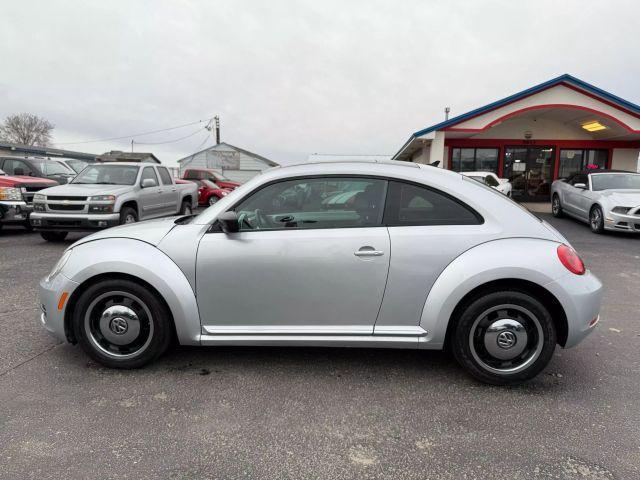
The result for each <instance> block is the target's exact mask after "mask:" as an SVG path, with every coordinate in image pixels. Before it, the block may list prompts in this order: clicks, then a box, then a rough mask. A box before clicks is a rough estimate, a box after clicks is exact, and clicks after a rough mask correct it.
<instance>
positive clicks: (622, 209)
mask: <svg viewBox="0 0 640 480" xmlns="http://www.w3.org/2000/svg"><path fill="white" fill-rule="evenodd" d="M629 210H631V207H613V208H612V209H611V211H612V212H613V213H622V214H623V215H624V214H625V213H629Z"/></svg>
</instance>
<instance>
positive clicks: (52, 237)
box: [40, 232, 69, 242]
mask: <svg viewBox="0 0 640 480" xmlns="http://www.w3.org/2000/svg"><path fill="white" fill-rule="evenodd" d="M67 235H69V232H40V236H41V237H42V238H44V239H45V240H46V241H47V242H62V241H63V240H64V239H65V238H67Z"/></svg>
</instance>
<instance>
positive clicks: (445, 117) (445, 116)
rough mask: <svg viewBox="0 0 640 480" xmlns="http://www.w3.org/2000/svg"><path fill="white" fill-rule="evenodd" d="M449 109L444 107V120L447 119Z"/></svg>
mask: <svg viewBox="0 0 640 480" xmlns="http://www.w3.org/2000/svg"><path fill="white" fill-rule="evenodd" d="M450 111H451V109H450V108H449V107H444V120H445V122H446V121H447V120H449V112H450Z"/></svg>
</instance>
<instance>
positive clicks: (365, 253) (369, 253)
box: [353, 247, 384, 257]
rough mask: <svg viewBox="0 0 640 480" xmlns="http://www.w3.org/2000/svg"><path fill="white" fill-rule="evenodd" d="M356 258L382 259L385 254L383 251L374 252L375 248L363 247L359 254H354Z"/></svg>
mask: <svg viewBox="0 0 640 480" xmlns="http://www.w3.org/2000/svg"><path fill="white" fill-rule="evenodd" d="M353 254H354V255H355V256H356V257H381V256H382V255H384V252H383V251H381V250H374V248H373V247H362V248H361V249H360V250H358V251H357V252H353Z"/></svg>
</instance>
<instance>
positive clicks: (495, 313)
mask: <svg viewBox="0 0 640 480" xmlns="http://www.w3.org/2000/svg"><path fill="white" fill-rule="evenodd" d="M452 334H453V338H452V339H451V340H452V341H451V343H452V347H453V354H454V356H455V357H456V360H458V362H459V363H460V364H461V365H462V366H463V367H464V368H465V369H466V370H467V371H468V372H469V373H470V374H471V375H473V376H474V377H475V378H477V379H478V380H480V381H482V382H485V383H490V384H493V385H509V384H515V383H520V382H523V381H525V380H529V379H531V378H533V377H535V376H536V375H537V374H538V373H540V372H541V371H542V370H543V369H544V367H545V366H546V365H547V364H548V363H549V361H550V360H551V357H552V355H553V351H554V350H555V346H556V330H555V326H554V324H553V319H552V318H551V314H550V313H549V311H548V310H547V309H546V308H545V306H544V305H543V304H542V303H541V302H540V301H538V300H537V299H536V298H535V297H533V296H531V295H529V294H528V293H525V292H519V291H498V292H492V293H489V294H486V295H484V296H481V297H479V298H476V299H475V300H473V301H471V303H469V304H468V305H467V307H466V308H465V309H464V311H463V312H462V314H461V315H460V317H459V320H458V322H457V324H456V327H455V330H454V331H453V332H452Z"/></svg>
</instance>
